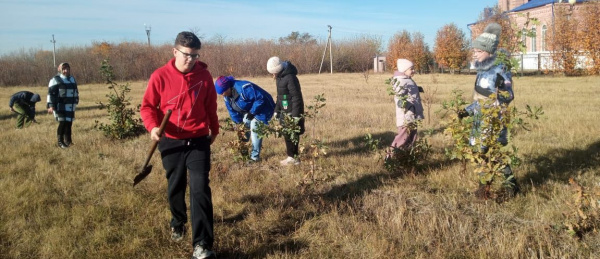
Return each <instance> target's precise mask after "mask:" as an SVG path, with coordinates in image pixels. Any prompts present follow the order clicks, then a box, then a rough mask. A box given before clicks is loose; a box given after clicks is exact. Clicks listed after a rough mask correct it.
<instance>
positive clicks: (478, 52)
mask: <svg viewBox="0 0 600 259" xmlns="http://www.w3.org/2000/svg"><path fill="white" fill-rule="evenodd" d="M483 52H484V51H483V50H478V49H474V50H473V54H481V53H483Z"/></svg>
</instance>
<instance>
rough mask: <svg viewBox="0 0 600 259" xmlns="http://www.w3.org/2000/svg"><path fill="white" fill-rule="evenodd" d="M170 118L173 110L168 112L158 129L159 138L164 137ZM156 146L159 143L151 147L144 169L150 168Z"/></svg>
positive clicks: (155, 142)
mask: <svg viewBox="0 0 600 259" xmlns="http://www.w3.org/2000/svg"><path fill="white" fill-rule="evenodd" d="M169 117H171V110H167V113H166V114H165V117H164V118H163V120H162V122H161V123H160V127H159V128H158V136H159V137H160V136H162V134H163V132H164V131H165V126H166V125H167V121H169ZM156 146H158V141H153V142H152V147H150V150H149V151H148V156H146V161H145V162H144V167H143V168H146V167H147V166H148V163H150V159H151V158H152V154H154V150H156Z"/></svg>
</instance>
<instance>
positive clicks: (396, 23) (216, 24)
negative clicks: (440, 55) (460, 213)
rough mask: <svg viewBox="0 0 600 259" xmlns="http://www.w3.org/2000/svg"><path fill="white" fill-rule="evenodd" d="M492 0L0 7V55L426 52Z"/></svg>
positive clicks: (178, 0)
mask: <svg viewBox="0 0 600 259" xmlns="http://www.w3.org/2000/svg"><path fill="white" fill-rule="evenodd" d="M497 3H498V1H496V0H460V1H458V0H457V1H452V0H431V1H426V0H413V1H402V0H397V1H387V0H375V1H367V0H363V1H359V0H335V1H327V0H306V1H293V0H289V1H285V0H280V1H260V0H255V1H244V0H233V1H225V0H102V1H99V0H70V1H64V0H0V39H1V40H0V55H4V54H10V53H15V52H18V51H21V50H24V51H29V50H31V49H36V50H39V49H43V50H50V51H51V50H52V43H51V42H50V40H51V39H52V35H53V34H54V37H55V39H56V47H57V48H60V47H70V46H86V45H91V43H92V42H102V41H107V42H111V43H118V42H122V41H138V42H146V41H147V37H146V31H145V27H144V25H148V26H151V34H150V40H151V42H152V44H163V43H169V44H170V43H171V42H172V41H173V39H174V37H175V35H177V33H178V32H180V31H184V30H192V31H197V32H198V35H199V36H201V37H202V38H204V39H206V40H210V39H211V38H213V37H215V36H217V35H218V36H221V37H224V38H225V40H238V39H277V38H279V37H284V36H287V35H289V34H290V33H291V32H292V31H298V32H300V33H305V32H306V33H309V34H311V35H313V36H314V37H316V38H318V39H322V40H326V39H327V34H328V27H327V25H331V26H332V28H333V29H332V39H333V43H334V44H335V41H336V39H337V40H342V39H352V38H353V37H356V36H358V35H364V34H366V35H372V36H377V37H381V39H382V40H383V43H384V44H387V42H388V40H389V38H390V37H392V36H393V35H394V34H395V33H397V32H399V31H402V30H407V31H409V32H416V31H419V32H421V33H423V35H424V36H425V41H426V43H428V44H429V47H430V48H433V44H434V40H435V35H436V32H437V31H438V30H439V29H440V28H441V27H442V26H444V25H445V24H449V23H455V24H456V25H457V26H458V27H459V28H460V29H462V30H463V31H464V32H465V34H467V36H468V35H469V29H468V28H467V24H469V23H472V22H474V21H476V20H477V18H478V16H479V14H480V13H481V11H482V10H483V9H484V8H485V7H491V6H494V5H496V4H497Z"/></svg>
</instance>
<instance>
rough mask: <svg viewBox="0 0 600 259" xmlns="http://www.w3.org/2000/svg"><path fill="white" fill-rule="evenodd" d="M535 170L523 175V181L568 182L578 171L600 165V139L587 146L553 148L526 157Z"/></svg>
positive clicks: (538, 182)
mask: <svg viewBox="0 0 600 259" xmlns="http://www.w3.org/2000/svg"><path fill="white" fill-rule="evenodd" d="M526 159H527V160H530V161H531V163H532V164H534V165H535V171H531V172H528V173H527V174H525V175H524V176H523V178H522V179H523V182H524V183H529V182H534V183H537V184H542V183H545V182H546V181H548V180H557V181H563V182H567V181H568V180H569V178H570V177H573V176H575V174H576V173H577V171H579V170H584V169H591V168H597V167H600V141H596V142H594V143H592V144H590V145H588V146H587V147H585V148H574V149H553V150H550V151H548V152H547V153H546V154H544V155H541V156H538V157H526Z"/></svg>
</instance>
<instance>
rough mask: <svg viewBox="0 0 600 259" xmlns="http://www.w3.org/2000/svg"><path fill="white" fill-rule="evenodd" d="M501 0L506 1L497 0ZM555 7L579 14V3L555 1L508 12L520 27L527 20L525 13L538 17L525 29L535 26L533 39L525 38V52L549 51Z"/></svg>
mask: <svg viewBox="0 0 600 259" xmlns="http://www.w3.org/2000/svg"><path fill="white" fill-rule="evenodd" d="M503 1H507V0H499V1H498V3H499V4H500V3H502V2H503ZM509 1H511V0H509ZM521 2H525V1H521ZM516 7H518V6H515V7H512V8H516ZM556 8H570V9H571V11H572V15H573V16H575V17H577V16H579V15H581V11H580V9H581V4H577V5H574V6H571V5H570V4H568V3H555V4H554V6H553V5H552V4H548V5H545V6H540V7H536V8H532V9H528V10H524V11H521V12H517V13H508V15H509V17H510V18H511V20H512V21H513V22H514V23H515V25H516V26H517V28H522V27H523V25H524V24H525V22H526V21H527V14H528V15H529V18H536V19H538V21H539V23H538V24H531V23H530V24H529V26H528V28H527V29H532V28H533V27H535V33H536V37H535V39H532V38H531V37H528V38H527V39H526V40H525V45H526V47H527V52H528V53H530V52H533V53H535V52H545V51H549V50H551V47H550V46H551V42H552V32H553V30H552V28H553V25H554V21H553V13H554V12H555V9H556ZM544 26H545V31H546V32H545V33H544V32H543V31H544ZM544 34H545V38H544ZM533 43H535V48H534V47H533Z"/></svg>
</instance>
